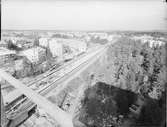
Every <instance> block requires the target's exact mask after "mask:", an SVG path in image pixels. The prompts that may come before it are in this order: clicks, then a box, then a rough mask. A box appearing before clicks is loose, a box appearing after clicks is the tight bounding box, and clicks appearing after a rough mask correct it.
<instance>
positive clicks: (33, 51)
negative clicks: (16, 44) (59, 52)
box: [20, 47, 46, 64]
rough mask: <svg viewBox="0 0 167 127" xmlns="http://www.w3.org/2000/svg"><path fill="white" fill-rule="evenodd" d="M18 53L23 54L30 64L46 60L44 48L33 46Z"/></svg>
mask: <svg viewBox="0 0 167 127" xmlns="http://www.w3.org/2000/svg"><path fill="white" fill-rule="evenodd" d="M20 55H22V56H25V57H26V58H27V59H28V60H29V62H30V63H32V64H40V63H42V62H43V61H45V60H46V49H44V48H41V47H33V48H30V49H27V50H24V51H22V52H20Z"/></svg>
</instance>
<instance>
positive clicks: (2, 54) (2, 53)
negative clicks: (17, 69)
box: [0, 47, 16, 65]
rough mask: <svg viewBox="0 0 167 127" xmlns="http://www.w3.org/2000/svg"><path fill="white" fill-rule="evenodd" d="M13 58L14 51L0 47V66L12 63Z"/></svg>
mask: <svg viewBox="0 0 167 127" xmlns="http://www.w3.org/2000/svg"><path fill="white" fill-rule="evenodd" d="M15 57H16V52H15V51H13V50H8V49H6V48H3V47H0V65H3V64H6V63H10V62H12V61H13V59H14V58H15Z"/></svg>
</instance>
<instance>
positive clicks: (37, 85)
mask: <svg viewBox="0 0 167 127" xmlns="http://www.w3.org/2000/svg"><path fill="white" fill-rule="evenodd" d="M102 49H103V48H101V49H99V50H98V51H93V53H92V54H93V55H92V56H90V57H88V58H87V59H86V60H85V59H83V58H84V57H87V55H84V56H82V57H80V58H78V59H77V60H76V61H73V62H70V64H67V65H64V66H62V67H60V68H58V69H57V70H54V69H53V68H51V69H50V70H49V71H48V72H46V73H45V74H44V75H42V76H40V77H39V78H38V79H37V80H35V81H32V82H31V83H29V84H28V85H27V86H28V87H30V88H32V89H33V90H34V91H36V92H37V93H39V94H41V95H43V96H45V95H46V94H47V93H48V92H49V91H50V90H52V89H55V88H56V87H57V84H56V82H57V81H58V80H60V79H61V78H63V77H64V76H66V75H68V74H69V73H70V72H72V71H74V70H76V69H77V68H79V67H80V66H81V65H83V64H85V63H87V62H88V61H89V60H90V59H91V58H92V57H93V56H95V55H97V54H98V53H99V52H100V51H101V50H102ZM89 55H90V54H89ZM64 72H65V73H64ZM21 96H23V97H22V98H21V99H19V100H17V101H16V102H15V103H14V104H12V106H10V103H9V104H8V105H7V107H6V109H7V110H6V114H7V117H8V119H10V120H15V121H17V120H16V119H17V118H18V117H19V118H20V117H21V116H24V115H23V114H25V112H26V111H30V110H31V111H32V109H33V108H35V106H36V105H35V104H34V103H32V102H31V101H29V100H28V98H27V97H25V96H24V95H21ZM27 114H28V115H29V112H28V113H27Z"/></svg>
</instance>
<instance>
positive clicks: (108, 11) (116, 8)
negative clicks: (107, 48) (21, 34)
mask: <svg viewBox="0 0 167 127" xmlns="http://www.w3.org/2000/svg"><path fill="white" fill-rule="evenodd" d="M1 4H2V10H1V27H2V29H12V30H31V29H38V30H76V31H82V30H84V31H85V30H93V31H95V30H106V31H113V30H136V31H154V30H158V31H167V4H166V3H165V2H163V0H138V1H137V0H2V2H1Z"/></svg>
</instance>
